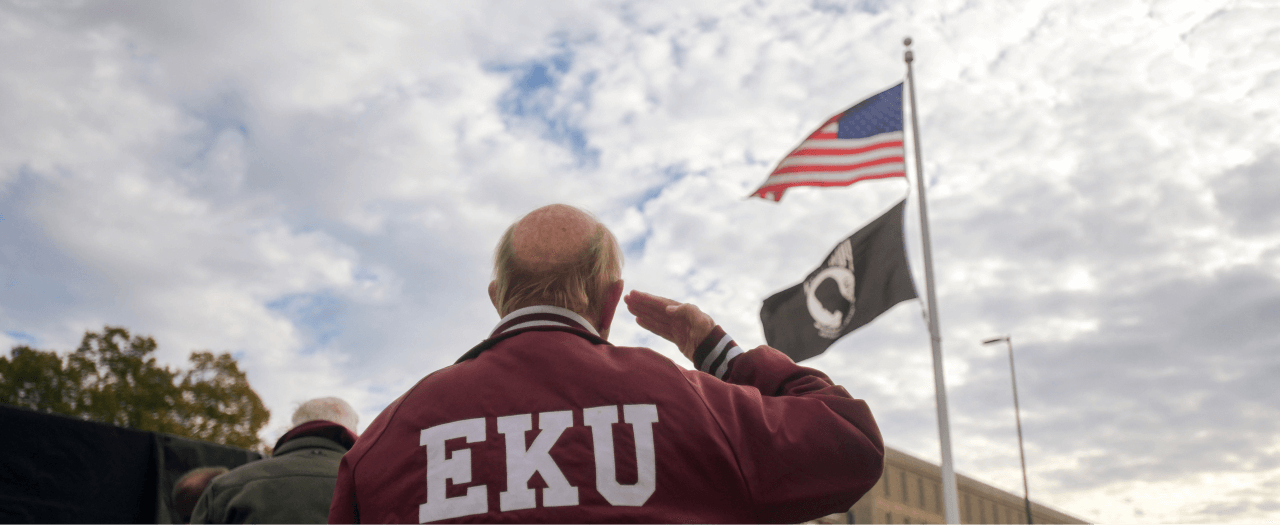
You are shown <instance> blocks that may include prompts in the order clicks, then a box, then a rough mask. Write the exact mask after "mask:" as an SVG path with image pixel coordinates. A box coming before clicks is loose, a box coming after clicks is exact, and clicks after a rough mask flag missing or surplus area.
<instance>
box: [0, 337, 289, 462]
mask: <svg viewBox="0 0 1280 525" xmlns="http://www.w3.org/2000/svg"><path fill="white" fill-rule="evenodd" d="M155 350H156V342H155V339H152V338H151V337H142V336H133V337H130V334H129V331H128V330H126V329H124V328H120V327H112V326H107V327H104V328H103V330H102V332H101V333H95V332H92V331H86V332H85V334H84V338H83V339H82V340H81V342H80V347H79V348H77V349H76V351H75V352H72V353H70V354H68V355H65V356H61V355H58V353H57V352H54V351H42V350H36V349H32V348H30V347H28V346H26V345H20V346H16V347H14V348H13V349H12V350H11V351H10V352H9V357H7V358H6V357H4V356H0V402H4V403H9V404H12V405H17V406H21V407H26V408H30V409H33V410H38V411H43V412H52V413H57V414H63V415H67V416H72V417H78V418H82V419H87V420H91V421H98V422H101V423H108V424H112V425H118V426H122V427H129V428H135V429H138V430H146V431H154V432H164V433H167V434H174V435H178V436H183V437H189V438H192V439H199V440H203V441H212V442H215V443H222V444H224V445H231V446H235V447H241V448H248V449H263V448H264V445H263V443H261V441H260V440H259V438H258V431H259V430H261V429H262V427H263V426H265V425H266V424H267V419H268V418H269V417H270V412H268V411H267V408H266V406H265V405H263V404H262V399H261V398H259V397H258V394H257V393H256V392H254V391H253V388H251V387H250V386H249V380H248V378H247V377H246V376H245V374H244V372H243V371H241V370H240V366H239V364H238V363H237V362H236V360H235V358H234V357H232V356H231V354H227V353H223V354H218V355H215V354H213V353H212V352H192V353H191V356H190V357H189V359H188V360H189V362H190V364H191V368H190V369H187V370H185V371H184V370H174V369H171V368H170V367H168V366H164V367H161V366H159V364H157V363H156V358H155V357H154V356H153V355H152V354H154V353H155Z"/></svg>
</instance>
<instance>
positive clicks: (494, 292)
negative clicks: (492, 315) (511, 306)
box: [489, 281, 502, 317]
mask: <svg viewBox="0 0 1280 525" xmlns="http://www.w3.org/2000/svg"><path fill="white" fill-rule="evenodd" d="M489 302H491V303H493V309H494V310H497V311H498V317H502V309H501V308H498V281H489Z"/></svg>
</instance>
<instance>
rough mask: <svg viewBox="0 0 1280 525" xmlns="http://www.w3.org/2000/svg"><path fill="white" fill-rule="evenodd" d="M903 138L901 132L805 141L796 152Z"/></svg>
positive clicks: (898, 140) (894, 140)
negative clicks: (856, 137)
mask: <svg viewBox="0 0 1280 525" xmlns="http://www.w3.org/2000/svg"><path fill="white" fill-rule="evenodd" d="M902 137H903V135H902V132H901V131H890V132H888V133H881V134H879V135H872V136H870V137H866V138H861V139H805V141H804V142H801V143H800V146H799V147H797V148H796V150H797V151H800V150H805V149H809V148H860V147H863V146H870V145H872V144H879V143H881V142H900V141H902Z"/></svg>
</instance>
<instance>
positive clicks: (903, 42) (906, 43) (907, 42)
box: [902, 37, 911, 47]
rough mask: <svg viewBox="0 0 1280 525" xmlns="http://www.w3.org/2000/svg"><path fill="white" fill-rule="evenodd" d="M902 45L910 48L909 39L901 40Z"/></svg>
mask: <svg viewBox="0 0 1280 525" xmlns="http://www.w3.org/2000/svg"><path fill="white" fill-rule="evenodd" d="M902 45H904V46H908V47H910V46H911V37H906V38H904V39H902Z"/></svg>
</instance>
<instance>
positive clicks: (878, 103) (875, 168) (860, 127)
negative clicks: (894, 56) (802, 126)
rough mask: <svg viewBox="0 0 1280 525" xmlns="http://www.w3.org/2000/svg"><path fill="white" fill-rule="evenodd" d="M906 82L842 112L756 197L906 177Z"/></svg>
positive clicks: (778, 196)
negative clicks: (803, 188)
mask: <svg viewBox="0 0 1280 525" xmlns="http://www.w3.org/2000/svg"><path fill="white" fill-rule="evenodd" d="M905 157H906V150H905V149H904V148H903V146H902V83H901V82H899V83H898V84H897V85H895V86H893V87H891V88H889V89H886V90H884V91H882V92H880V93H877V94H875V95H872V96H870V97H868V98H867V99H866V100H863V101H862V102H859V103H857V104H855V105H854V106H853V107H851V108H849V109H847V110H844V111H841V112H840V113H838V114H836V116H834V117H831V118H830V119H827V121H826V122H824V123H823V124H822V126H821V127H819V128H818V130H817V131H814V132H813V133H812V134H810V135H809V137H808V138H806V139H804V142H801V143H800V145H799V146H796V149H794V150H791V153H788V154H787V156H786V157H783V159H782V161H781V162H779V163H778V166H777V167H776V168H774V169H773V173H770V174H769V178H767V179H765V181H764V184H763V185H761V186H760V189H758V190H756V191H755V192H754V193H752V194H751V196H752V197H760V198H762V199H772V200H773V201H774V202H777V201H780V200H782V194H783V192H785V191H787V188H790V187H792V186H848V185H850V184H853V183H855V182H858V181H861V180H868V179H884V178H889V177H906V176H907V173H906V162H905V160H904V159H905Z"/></svg>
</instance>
